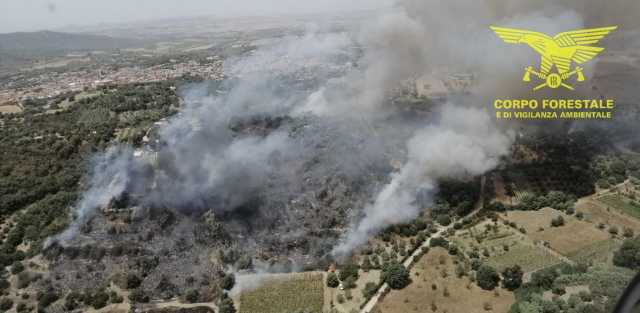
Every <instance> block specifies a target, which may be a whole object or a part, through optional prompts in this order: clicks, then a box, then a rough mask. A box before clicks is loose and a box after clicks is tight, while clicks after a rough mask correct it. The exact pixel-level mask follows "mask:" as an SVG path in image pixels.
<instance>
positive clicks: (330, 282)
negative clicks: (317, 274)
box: [327, 272, 340, 288]
mask: <svg viewBox="0 0 640 313" xmlns="http://www.w3.org/2000/svg"><path fill="white" fill-rule="evenodd" d="M339 285H340V281H339V280H338V275H336V273H333V272H331V273H329V274H328V275H327V287H329V288H336V287H338V286H339Z"/></svg>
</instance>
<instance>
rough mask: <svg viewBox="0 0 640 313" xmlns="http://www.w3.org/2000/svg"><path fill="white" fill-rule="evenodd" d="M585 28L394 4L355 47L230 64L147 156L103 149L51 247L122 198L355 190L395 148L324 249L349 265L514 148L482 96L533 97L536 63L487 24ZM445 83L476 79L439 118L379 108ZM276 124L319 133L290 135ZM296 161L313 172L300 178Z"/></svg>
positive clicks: (555, 9)
mask: <svg viewBox="0 0 640 313" xmlns="http://www.w3.org/2000/svg"><path fill="white" fill-rule="evenodd" d="M585 17H586V18H587V20H586V21H585ZM592 18H595V15H592V14H590V13H589V12H585V7H584V6H581V5H579V2H578V1H560V2H558V3H554V4H542V3H539V4H531V2H530V1H524V0H522V1H509V2H508V3H507V2H506V1H497V0H496V1H490V0H487V1H475V0H451V1H435V0H429V1H422V0H400V1H398V3H397V5H396V7H395V8H394V10H392V11H391V12H388V13H386V14H383V15H382V16H380V17H379V18H377V19H376V20H374V21H368V22H367V23H365V24H364V25H363V26H362V29H361V30H360V31H359V32H358V33H357V34H355V35H350V34H346V33H323V32H310V33H309V34H307V35H305V36H302V37H287V38H283V39H279V40H278V43H276V44H275V45H271V44H269V45H267V46H265V47H262V48H260V49H259V50H257V51H255V53H254V54H253V55H252V56H250V57H246V56H243V57H242V58H240V59H233V60H230V61H229V62H228V64H227V72H228V73H229V74H231V76H232V77H234V79H231V80H229V81H228V82H227V83H225V88H223V91H219V92H220V93H219V94H216V93H215V92H214V93H212V92H211V90H208V89H207V88H206V86H200V87H193V88H191V89H189V90H187V91H185V92H184V99H185V103H186V106H185V108H184V109H183V110H182V112H181V113H180V115H179V116H176V117H174V118H172V119H170V120H169V122H168V125H166V126H165V127H163V128H162V129H161V132H160V142H161V143H162V146H161V147H159V148H158V149H157V155H156V154H155V152H154V153H152V154H148V155H147V157H148V158H134V157H133V156H132V153H133V152H132V150H131V149H126V148H114V149H110V150H108V151H107V152H106V153H105V155H104V156H102V157H98V158H99V159H103V160H104V161H107V162H97V163H96V165H95V169H94V170H93V171H92V173H91V175H92V178H91V179H90V188H89V190H88V191H87V192H85V194H84V195H83V197H82V200H81V201H80V202H79V203H78V205H77V208H76V209H77V213H76V215H77V216H78V219H77V220H76V222H74V224H72V226H71V227H70V229H69V230H67V231H66V232H65V233H64V235H63V236H62V237H61V239H64V240H67V239H69V238H72V237H73V234H74V232H75V231H76V230H77V229H78V225H79V223H82V222H83V221H85V220H86V219H87V218H89V217H90V216H91V215H92V214H93V212H95V210H96V209H97V208H99V207H104V206H106V205H108V203H109V201H110V200H111V199H112V198H117V197H119V196H121V194H122V193H123V192H125V191H126V192H130V193H134V194H138V195H143V196H142V199H140V200H139V204H141V205H144V206H151V207H168V208H175V209H179V210H200V211H203V210H208V209H211V208H213V209H215V210H217V211H228V210H234V209H235V208H237V207H239V206H241V205H242V204H243V202H246V201H248V200H249V198H251V197H252V196H255V195H256V194H260V193H269V194H287V197H290V198H294V195H296V194H297V193H298V192H299V191H300V186H301V185H304V184H305V183H307V181H308V177H304V176H301V175H300V173H305V170H306V171H307V173H310V174H309V175H316V176H324V175H327V173H329V172H340V173H344V175H346V176H349V177H354V178H355V177H362V176H363V173H364V172H365V171H366V170H367V169H368V167H367V166H366V165H369V164H375V165H376V166H377V165H379V164H380V163H381V162H383V161H388V159H389V158H388V157H386V155H385V153H386V152H387V151H389V150H393V149H394V148H397V147H404V148H405V149H406V155H401V156H400V157H399V159H401V160H404V161H405V163H404V164H403V165H402V166H400V168H399V169H398V170H397V171H394V172H392V173H391V174H390V177H389V178H388V184H385V185H383V186H381V187H379V188H377V189H376V190H374V191H373V192H371V199H370V201H369V202H370V203H369V204H363V205H362V206H361V207H357V208H354V209H355V211H357V212H361V213H362V214H357V213H356V214H353V215H354V216H355V218H356V220H354V223H353V225H354V228H353V229H352V230H351V231H348V232H347V234H346V236H345V237H344V238H343V241H342V242H341V243H340V245H339V246H338V247H336V248H335V249H334V254H336V255H345V254H348V253H349V252H350V251H351V250H352V249H353V248H355V247H357V246H358V245H360V244H363V243H365V242H366V240H367V237H368V236H370V235H373V234H375V233H376V232H377V231H379V230H381V229H383V228H385V227H387V226H389V225H391V224H394V223H398V222H403V221H407V220H410V219H412V218H414V217H415V216H416V215H417V214H418V213H419V211H420V210H421V209H423V208H421V207H418V206H417V205H416V203H415V200H416V193H417V192H418V191H421V192H422V191H426V193H427V194H433V193H435V192H436V191H437V180H438V179H439V178H444V177H468V176H473V175H480V174H482V173H484V172H485V171H487V170H490V169H491V168H493V167H494V166H496V165H497V163H498V160H499V158H500V157H501V156H504V155H506V154H507V153H508V151H509V147H510V144H511V139H512V136H511V135H510V134H509V132H507V131H505V130H503V129H501V128H499V127H498V126H496V125H495V123H494V121H493V119H492V118H491V117H489V115H488V113H487V112H486V111H485V110H483V109H482V108H483V107H485V106H486V104H488V103H490V102H489V101H488V99H490V98H492V97H493V98H495V97H507V96H518V95H523V94H525V93H526V94H527V95H530V88H529V87H528V86H525V85H524V84H521V83H520V82H519V81H517V80H518V79H519V78H520V77H521V75H522V70H523V69H524V67H525V66H526V65H530V64H531V62H532V60H537V56H536V55H535V54H534V53H533V52H531V51H529V52H528V53H529V54H527V53H513V51H508V50H512V49H514V47H510V46H507V45H505V44H504V43H502V42H501V41H500V40H499V39H498V38H497V37H496V36H495V35H494V34H493V33H492V32H491V31H490V29H489V25H500V26H511V27H522V28H530V29H535V30H537V31H542V32H545V33H549V34H553V33H557V32H560V31H566V30H570V29H574V28H581V27H583V26H585V25H586V24H585V22H588V25H587V26H602V25H591V22H592ZM522 51H528V50H527V49H526V48H525V47H522ZM327 64H331V66H326V65H327ZM455 73H474V74H475V75H477V76H479V78H480V79H479V84H478V85H476V86H475V87H474V88H473V90H471V94H469V95H459V96H458V97H456V98H455V99H453V100H451V101H450V103H448V104H445V105H444V108H443V109H442V110H441V111H440V117H439V118H437V119H435V118H434V117H433V116H430V117H427V118H424V119H422V120H419V121H416V118H415V117H413V119H409V118H403V117H399V116H401V114H400V113H401V109H400V108H398V107H397V106H394V105H391V104H390V103H389V102H390V101H388V100H389V97H390V96H392V95H393V92H394V88H396V87H397V86H398V85H399V84H400V83H401V82H402V81H405V80H410V79H416V78H420V77H424V76H434V77H436V78H439V79H445V78H446V77H447V76H448V75H450V74H455ZM496 73H500V75H496ZM300 76H303V77H305V78H304V79H300V80H298V79H294V77H295V78H298V77H300ZM515 77H517V79H514V78H515ZM283 118H293V119H298V120H304V119H311V120H315V121H317V122H315V123H316V124H315V125H316V126H317V125H324V126H329V127H324V128H322V131H318V129H315V128H311V127H309V125H304V127H299V128H296V127H295V125H290V124H287V123H281V122H282V119H283ZM252 119H259V120H260V119H261V120H264V121H266V123H267V124H270V125H268V127H267V128H269V131H266V132H261V131H260V130H259V129H258V130H256V131H253V132H249V133H238V132H237V131H233V130H232V128H233V125H236V124H238V123H240V124H242V123H246V122H247V121H251V120H252ZM372 125H374V126H372ZM326 129H330V130H331V131H326ZM294 132H297V135H295V136H294V135H292V133H294ZM328 133H330V135H328ZM323 136H325V137H323ZM326 138H329V139H328V140H327V139H326ZM326 146H330V148H326ZM389 147H392V148H391V149H390V148H389ZM349 149H351V150H349ZM354 151H356V152H354ZM398 154H402V153H398ZM319 155H322V156H319ZM316 156H318V157H317V159H321V160H322V161H317V160H315V159H314V158H316ZM149 157H150V158H151V159H152V160H151V161H149ZM396 157H397V155H393V156H392V158H396ZM304 159H313V160H312V161H313V162H315V164H320V165H319V166H315V167H313V168H314V170H312V171H311V170H309V169H308V168H309V167H310V166H308V164H305V162H303V160H304ZM313 162H312V163H313ZM363 164H366V165H363ZM381 167H382V166H381ZM388 172H389V171H388V170H387V172H386V173H388ZM114 178H115V180H114ZM105 191H107V192H105ZM368 191H369V190H367V192H368ZM288 200H290V199H285V201H288ZM283 202H284V201H283ZM362 210H363V211H362ZM360 218H361V219H360ZM293 228H295V227H293Z"/></svg>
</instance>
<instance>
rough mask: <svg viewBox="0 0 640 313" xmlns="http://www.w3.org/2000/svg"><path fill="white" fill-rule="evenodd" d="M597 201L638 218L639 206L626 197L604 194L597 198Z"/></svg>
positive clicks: (639, 216) (639, 214) (639, 215)
mask: <svg viewBox="0 0 640 313" xmlns="http://www.w3.org/2000/svg"><path fill="white" fill-rule="evenodd" d="M598 201H600V202H602V203H604V204H606V205H608V206H610V207H612V208H614V209H615V210H618V211H621V212H623V213H625V214H627V215H629V216H633V217H635V218H638V219H640V206H637V205H635V204H633V203H631V200H630V199H628V198H627V197H624V196H620V195H606V196H602V197H600V198H598Z"/></svg>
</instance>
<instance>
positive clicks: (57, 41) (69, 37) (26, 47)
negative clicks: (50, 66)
mask: <svg viewBox="0 0 640 313" xmlns="http://www.w3.org/2000/svg"><path fill="white" fill-rule="evenodd" d="M141 45H142V42H141V41H139V40H134V39H125V38H114V37H108V36H97V35H84V34H70V33H60V32H51V31H40V32H21V33H7V34H0V52H5V53H9V52H29V53H35V52H41V53H55V52H68V51H82V50H112V49H121V48H130V47H136V46H141Z"/></svg>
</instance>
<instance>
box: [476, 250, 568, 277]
mask: <svg viewBox="0 0 640 313" xmlns="http://www.w3.org/2000/svg"><path fill="white" fill-rule="evenodd" d="M560 262H561V261H560V260H559V259H558V258H556V257H555V256H553V255H552V254H551V253H549V252H548V251H546V250H544V249H542V248H540V247H533V246H526V245H516V246H515V247H511V248H510V249H509V251H507V252H505V253H503V254H501V255H495V256H491V257H490V258H489V259H488V263H489V265H491V266H493V267H495V268H497V269H498V270H499V271H502V270H503V269H505V268H506V267H510V266H514V265H520V267H522V270H523V271H525V272H531V271H535V270H539V269H542V268H545V267H548V266H552V265H555V264H558V263H560Z"/></svg>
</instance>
